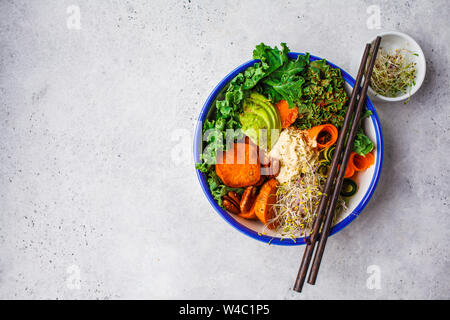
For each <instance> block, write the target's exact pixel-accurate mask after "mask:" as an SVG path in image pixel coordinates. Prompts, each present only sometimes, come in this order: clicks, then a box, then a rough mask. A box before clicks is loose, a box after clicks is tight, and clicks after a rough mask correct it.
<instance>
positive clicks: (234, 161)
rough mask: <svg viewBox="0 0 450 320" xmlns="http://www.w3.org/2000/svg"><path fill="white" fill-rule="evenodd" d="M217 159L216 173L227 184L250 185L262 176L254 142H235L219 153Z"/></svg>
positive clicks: (239, 186) (234, 186)
mask: <svg viewBox="0 0 450 320" xmlns="http://www.w3.org/2000/svg"><path fill="white" fill-rule="evenodd" d="M216 160H217V164H216V173H217V175H218V176H219V178H220V179H221V180H222V182H223V183H224V184H225V185H226V186H229V187H233V188H242V187H248V186H251V185H255V184H256V183H258V181H259V179H260V178H261V164H260V163H259V157H258V150H257V147H256V146H255V145H253V144H247V143H235V144H233V145H232V146H231V147H230V149H228V150H227V151H224V152H220V153H219V154H217V158H216Z"/></svg>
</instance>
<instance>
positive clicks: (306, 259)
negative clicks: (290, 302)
mask: <svg viewBox="0 0 450 320" xmlns="http://www.w3.org/2000/svg"><path fill="white" fill-rule="evenodd" d="M370 47H371V45H370V44H367V45H366V48H365V50H364V54H363V57H362V59H361V64H360V66H359V70H358V74H357V76H356V81H355V85H354V86H353V91H352V93H351V96H350V102H349V106H348V109H347V112H346V114H345V118H344V123H343V125H342V129H341V132H346V131H347V129H348V127H349V125H350V122H351V119H352V117H353V111H354V108H355V105H356V99H357V96H358V93H359V89H360V84H361V80H362V77H363V75H364V70H365V68H366V63H367V58H368V56H369V51H370ZM345 136H346V135H345V134H340V135H339V137H338V141H337V144H336V149H335V152H334V155H333V159H332V161H331V169H330V172H329V174H328V178H327V181H326V183H325V187H324V192H323V195H322V197H321V199H320V203H319V207H318V209H317V216H316V219H315V221H314V225H313V229H312V231H311V233H310V234H309V237H308V239H309V241H307V244H306V248H305V252H304V254H303V259H302V262H301V264H300V269H299V271H298V274H297V278H296V280H295V284H294V287H293V289H294V290H295V291H297V292H301V291H302V288H303V284H304V283H305V279H306V274H307V272H308V268H309V264H310V262H311V257H312V254H313V251H314V247H315V244H316V241H317V237H318V235H319V231H320V227H321V225H322V218H323V214H324V212H325V209H326V207H327V204H328V195H329V194H330V193H331V189H332V186H333V182H334V178H335V176H336V172H337V167H338V162H339V158H340V154H341V152H342V150H343V147H344V142H345Z"/></svg>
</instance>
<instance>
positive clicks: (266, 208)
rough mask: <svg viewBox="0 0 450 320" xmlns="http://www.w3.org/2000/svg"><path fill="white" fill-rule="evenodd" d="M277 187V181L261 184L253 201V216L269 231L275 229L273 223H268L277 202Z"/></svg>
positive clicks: (271, 180)
mask: <svg viewBox="0 0 450 320" xmlns="http://www.w3.org/2000/svg"><path fill="white" fill-rule="evenodd" d="M277 187H278V181H277V180H276V179H270V180H269V181H267V182H266V183H265V184H263V186H262V187H261V190H260V191H259V194H258V196H257V197H256V200H255V214H256V216H257V217H258V219H259V220H260V221H261V222H262V223H264V224H265V225H267V227H268V228H269V229H275V227H276V225H275V224H274V223H273V222H272V223H269V221H270V220H271V219H272V218H273V205H274V203H275V202H276V201H277V196H276V192H277Z"/></svg>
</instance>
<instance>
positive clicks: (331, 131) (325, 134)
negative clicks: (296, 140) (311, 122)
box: [308, 124, 338, 149]
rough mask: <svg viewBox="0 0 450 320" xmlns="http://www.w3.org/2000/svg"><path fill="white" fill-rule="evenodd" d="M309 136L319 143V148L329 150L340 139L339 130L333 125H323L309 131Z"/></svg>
mask: <svg viewBox="0 0 450 320" xmlns="http://www.w3.org/2000/svg"><path fill="white" fill-rule="evenodd" d="M308 135H309V137H310V138H311V139H313V140H315V141H316V142H317V146H318V147H319V148H321V149H322V148H328V147H330V146H332V145H333V144H335V142H336V140H337V138H338V129H337V128H336V127H335V126H333V125H332V124H322V125H320V126H315V127H312V128H311V129H309V130H308Z"/></svg>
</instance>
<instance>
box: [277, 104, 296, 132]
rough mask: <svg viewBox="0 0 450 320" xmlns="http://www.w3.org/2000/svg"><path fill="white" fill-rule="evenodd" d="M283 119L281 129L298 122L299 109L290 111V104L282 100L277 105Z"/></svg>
mask: <svg viewBox="0 0 450 320" xmlns="http://www.w3.org/2000/svg"><path fill="white" fill-rule="evenodd" d="M275 106H276V107H277V109H278V113H279V114H280V118H281V127H282V128H283V129H284V128H287V127H289V126H290V125H291V124H293V123H294V122H295V120H297V117H298V108H297V107H294V108H291V109H289V103H288V102H287V101H286V100H280V101H279V102H278V103H277V104H276V105H275Z"/></svg>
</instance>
